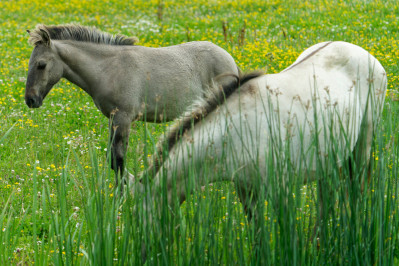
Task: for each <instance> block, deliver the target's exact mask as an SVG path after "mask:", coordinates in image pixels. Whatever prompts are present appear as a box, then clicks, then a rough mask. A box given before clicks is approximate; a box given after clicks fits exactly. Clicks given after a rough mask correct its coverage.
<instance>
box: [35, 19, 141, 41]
mask: <svg viewBox="0 0 399 266" xmlns="http://www.w3.org/2000/svg"><path fill="white" fill-rule="evenodd" d="M28 32H29V34H30V38H29V43H30V44H31V45H34V46H36V45H38V44H39V43H42V42H43V41H44V40H43V38H44V37H43V34H44V33H47V35H48V36H50V39H51V40H71V41H79V42H91V43H97V44H109V45H134V44H135V43H136V42H137V41H138V40H137V38H136V37H127V36H124V35H120V34H118V35H112V34H109V33H106V32H102V31H100V30H98V29H96V28H95V27H88V26H81V25H78V24H65V25H52V26H47V25H43V24H39V25H37V26H36V28H35V29H34V30H32V31H28Z"/></svg>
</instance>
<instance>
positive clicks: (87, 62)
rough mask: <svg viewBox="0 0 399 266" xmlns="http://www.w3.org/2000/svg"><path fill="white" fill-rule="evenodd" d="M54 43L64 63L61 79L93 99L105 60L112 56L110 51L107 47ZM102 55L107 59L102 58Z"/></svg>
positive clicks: (75, 43) (68, 42)
mask: <svg viewBox="0 0 399 266" xmlns="http://www.w3.org/2000/svg"><path fill="white" fill-rule="evenodd" d="M54 43H55V44H54V45H55V47H56V50H57V53H58V55H59V56H60V58H61V60H62V61H63V63H64V75H63V77H64V78H66V79H67V80H69V81H70V82H72V83H74V84H75V85H77V86H79V87H80V88H82V89H83V90H85V91H86V92H87V93H88V94H89V95H91V96H92V97H93V95H94V94H95V91H94V90H95V89H96V87H97V86H96V84H99V83H101V77H102V74H101V73H102V69H103V67H104V66H106V60H107V58H108V56H112V50H110V49H109V48H108V47H107V46H101V45H96V46H95V45H91V44H87V43H80V42H71V41H66V42H61V41H54ZM102 50H104V51H102ZM105 50H106V51H105ZM104 54H106V55H107V57H104V56H103V55H104Z"/></svg>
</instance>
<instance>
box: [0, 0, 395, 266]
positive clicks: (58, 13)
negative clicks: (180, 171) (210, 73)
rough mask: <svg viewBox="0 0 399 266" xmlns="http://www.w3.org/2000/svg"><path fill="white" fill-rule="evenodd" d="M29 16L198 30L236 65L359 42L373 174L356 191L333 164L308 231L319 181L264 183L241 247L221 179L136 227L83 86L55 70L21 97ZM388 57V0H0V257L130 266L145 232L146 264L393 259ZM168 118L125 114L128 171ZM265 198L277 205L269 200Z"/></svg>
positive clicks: (116, 27) (151, 39) (118, 29)
mask: <svg viewBox="0 0 399 266" xmlns="http://www.w3.org/2000/svg"><path fill="white" fill-rule="evenodd" d="M38 23H43V24H63V23H80V24H82V25H89V26H96V27H98V28H99V29H101V30H103V31H106V32H109V33H112V34H125V35H129V36H137V37H138V38H139V45H143V46H151V47H159V46H168V45H173V44H178V43H182V42H187V41H198V40H207V41H211V42H213V43H216V44H218V45H219V46H221V47H223V48H224V49H226V50H227V51H228V52H229V53H230V54H231V55H232V56H233V57H234V59H235V60H236V62H237V64H238V66H239V67H240V68H241V69H242V70H244V71H249V70H254V69H263V70H264V71H265V72H267V73H277V72H279V71H281V70H283V69H284V68H286V67H287V66H289V65H290V64H292V63H293V62H294V60H295V59H296V57H297V56H298V55H299V54H300V53H301V52H302V51H303V50H304V49H306V48H307V47H310V46H311V45H313V44H315V43H318V42H322V41H334V40H342V41H347V42H351V43H354V44H356V45H359V46H361V47H363V48H364V49H366V50H368V51H369V52H370V53H371V54H372V55H374V56H375V57H376V58H377V59H378V60H379V61H380V62H381V64H382V65H383V66H384V68H385V70H386V72H387V76H388V92H387V97H386V102H385V106H384V112H383V117H382V121H381V124H380V126H379V127H378V131H377V132H376V137H375V145H374V147H373V156H372V161H373V169H372V175H371V176H372V178H371V182H370V183H369V184H368V185H367V187H366V190H365V192H363V193H362V192H361V191H360V190H361V189H359V186H353V185H351V184H349V181H347V180H345V179H342V178H340V176H341V175H342V173H341V172H339V170H338V169H335V172H334V171H333V172H334V174H333V175H332V176H333V178H332V179H331V180H330V181H326V182H327V183H326V184H327V187H328V189H329V190H330V193H327V194H328V195H330V198H329V199H328V201H327V202H329V203H330V207H331V210H332V211H331V212H329V213H325V214H324V215H325V217H324V220H325V221H328V222H325V223H324V224H323V225H322V226H321V228H320V231H319V234H320V236H321V237H320V241H319V240H315V239H313V238H312V237H311V235H312V228H313V225H314V224H315V221H316V219H317V216H318V204H319V203H320V202H319V199H318V196H317V191H316V187H317V184H307V185H302V184H300V182H296V181H295V176H294V175H293V176H292V178H291V177H290V178H289V179H290V180H291V181H292V182H291V183H290V186H289V187H290V190H289V193H287V194H284V193H279V189H278V188H279V185H280V184H277V183H276V184H271V185H273V186H275V189H274V190H273V191H274V194H273V193H271V195H268V196H266V197H265V199H264V201H262V204H261V205H262V208H259V209H260V210H261V211H262V214H263V215H264V216H265V219H264V222H263V224H262V228H261V229H260V232H261V234H262V236H263V238H262V244H261V245H253V242H254V241H253V240H254V238H255V234H256V233H257V232H258V228H254V226H253V224H252V223H248V222H247V219H246V217H245V216H244V214H243V210H242V206H241V205H240V202H239V200H238V198H237V197H236V194H237V193H236V191H235V190H234V186H232V185H231V184H213V185H210V186H207V187H205V189H204V190H203V191H199V192H196V193H194V194H193V195H192V196H191V197H189V198H188V199H187V201H186V202H185V203H184V204H183V206H182V207H181V208H180V209H179V212H178V213H170V212H168V210H165V211H164V213H163V215H162V217H161V218H160V220H157V221H156V222H155V223H154V225H153V226H148V225H147V226H145V225H143V223H142V220H143V218H142V217H141V214H140V212H137V209H135V208H134V206H135V205H137V203H138V202H137V201H136V200H135V198H132V197H130V195H127V196H126V197H125V198H123V199H121V198H120V197H119V196H117V194H116V191H115V189H116V188H115V187H114V175H113V173H112V171H111V170H110V169H109V167H108V164H107V160H106V153H107V151H108V150H109V149H108V146H107V140H108V120H107V119H106V118H105V117H104V116H103V115H102V114H101V113H100V111H98V110H97V108H96V107H95V106H94V104H93V102H92V100H91V98H90V97H89V96H88V95H86V94H85V93H84V92H83V91H82V90H81V89H80V88H78V87H76V86H75V85H74V84H71V83H69V82H68V81H66V80H63V81H61V82H60V83H58V84H57V85H56V86H55V87H54V88H53V89H52V91H51V92H50V94H49V95H48V96H47V98H46V99H45V101H44V104H43V106H42V107H41V108H39V109H29V108H28V107H27V106H26V105H25V102H24V90H25V82H26V76H27V68H28V61H29V56H30V53H31V51H32V49H33V48H32V47H31V46H29V45H28V42H27V40H28V34H27V33H26V30H27V29H33V28H34V27H35V26H36V24H38ZM397 58H399V5H397V3H396V1H377V0H376V1H372V0H367V1H366V0H353V1H346V0H329V1H324V0H312V1H298V0H286V1H283V0H270V1H262V0H241V1H236V0H226V1H219V0H212V1H205V0H192V1H183V0H174V1H163V0H150V1H145V0H137V1H122V0H111V1H98V0H97V1H95V0H69V1H63V0H57V1H56V0H49V1H39V0H29V1H28V0H2V1H0V207H1V208H0V241H1V244H0V264H1V265H16V264H20V265H25V264H27V265H30V264H36V265H48V264H50V265H64V264H66V265H71V264H79V265H100V264H101V265H111V264H115V265H119V264H129V265H137V264H140V263H141V244H142V243H143V242H145V243H146V246H147V247H148V250H147V253H148V259H147V264H148V265H152V264H162V265H169V264H172V265H174V264H178V265H188V264H190V265H191V264H194V265H204V264H205V265H209V264H211V265H214V264H224V265H230V264H233V265H236V264H238V265H248V264H252V265H257V264H264V265H267V264H269V265H286V264H289V263H291V264H295V265H296V264H299V265H325V264H331V265H342V264H344V265H349V264H351V265H393V264H399V260H398V258H399V250H398V246H399V234H398V230H399V215H398V208H399V202H398V197H399V195H398V191H399V187H398V180H397V176H398V168H399V166H398V164H399V159H398V158H399V148H398V141H399V137H398V134H397V132H398V129H399V119H398V118H397V114H398V109H399V94H398V93H399V85H398V84H399V66H398V63H397ZM168 125H170V123H164V124H151V123H148V124H145V123H142V122H137V123H135V124H133V125H132V133H131V137H130V143H129V150H128V155H127V164H128V169H129V171H130V172H132V173H134V174H135V175H138V174H139V173H140V172H141V171H143V170H144V169H145V168H146V167H147V165H148V158H150V157H151V155H152V153H153V150H154V144H155V143H156V141H157V140H158V138H159V137H160V136H161V135H162V134H163V132H164V131H165V128H166V127H167V126H168ZM278 174H279V173H276V175H278ZM322 174H323V173H321V175H322ZM343 174H345V173H343ZM348 195H349V196H348ZM276 201H281V202H286V201H287V202H289V204H287V205H281V204H280V205H279V206H280V207H276V206H277V205H278V204H277V205H276V204H275V202H276ZM272 203H273V204H272ZM281 206H284V207H281ZM281 221H284V222H281Z"/></svg>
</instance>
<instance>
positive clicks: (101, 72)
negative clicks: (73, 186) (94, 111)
mask: <svg viewBox="0 0 399 266" xmlns="http://www.w3.org/2000/svg"><path fill="white" fill-rule="evenodd" d="M28 33H29V35H30V38H29V43H30V44H31V45H33V46H34V49H33V52H32V54H31V57H30V60H29V69H28V78H27V81H26V90H25V102H26V104H27V105H28V106H29V107H31V108H38V107H40V106H41V105H42V102H43V99H44V98H45V97H46V95H47V94H48V93H49V91H50V90H51V88H52V87H53V86H54V85H55V84H56V83H57V82H58V81H59V80H60V79H61V78H66V79H67V80H69V81H70V82H72V83H74V84H76V85H77V86H79V87H80V88H82V89H83V90H84V91H86V92H87V93H88V94H89V95H90V96H91V97H92V98H93V101H94V103H95V105H96V106H97V108H98V109H99V110H101V112H102V113H103V114H104V115H105V116H106V117H108V118H109V119H110V136H111V137H110V139H111V141H112V145H111V147H112V149H111V161H112V168H113V169H114V170H115V172H116V175H118V173H119V174H120V175H121V176H123V172H124V171H125V163H124V157H125V154H126V150H127V146H128V139H129V132H130V124H131V123H132V121H136V120H146V121H150V122H165V121H170V120H173V119H175V118H176V117H178V116H180V115H181V114H182V113H183V112H184V111H185V109H186V107H187V106H189V105H190V104H192V102H193V101H194V100H195V99H198V98H201V97H203V95H204V93H205V91H206V90H207V89H208V88H209V87H213V85H214V83H216V84H220V85H223V83H227V82H228V81H229V77H228V76H229V75H222V74H226V73H230V74H232V75H238V72H239V70H238V68H237V66H236V64H235V62H234V59H233V58H232V57H231V55H230V54H229V53H227V52H226V51H225V50H224V49H222V48H220V47H219V46H217V45H215V44H212V43H210V42H204V41H198V42H189V43H184V44H180V45H175V46H169V47H161V48H150V47H143V46H137V45H135V43H136V41H137V39H136V38H131V37H126V36H123V35H116V36H113V35H111V34H108V33H104V32H101V31H99V30H97V29H96V28H93V27H85V26H81V25H75V24H67V25H57V26H46V25H37V26H36V28H35V29H34V30H32V31H29V30H28ZM116 184H118V178H116Z"/></svg>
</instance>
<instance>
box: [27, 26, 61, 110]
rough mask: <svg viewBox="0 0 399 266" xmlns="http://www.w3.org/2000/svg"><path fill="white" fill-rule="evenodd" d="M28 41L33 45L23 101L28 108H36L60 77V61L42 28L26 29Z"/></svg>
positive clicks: (48, 36)
mask: <svg viewBox="0 0 399 266" xmlns="http://www.w3.org/2000/svg"><path fill="white" fill-rule="evenodd" d="M28 33H29V35H30V36H31V37H30V39H29V42H30V43H31V44H33V45H34V46H35V48H34V49H33V52H32V55H31V57H30V59H29V69H28V78H27V80H26V89H25V102H26V104H27V105H28V106H29V107H30V108H38V107H40V106H41V105H42V103H43V99H44V98H45V97H46V95H47V94H48V93H49V91H50V90H51V88H52V87H53V86H54V85H55V84H56V83H57V82H58V81H59V80H60V79H61V77H62V72H63V67H62V61H61V59H60V58H59V56H58V54H57V53H56V52H55V48H54V46H53V45H52V43H51V40H50V35H49V34H48V32H47V31H46V30H44V29H40V30H37V29H36V30H34V31H32V32H30V31H28Z"/></svg>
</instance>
